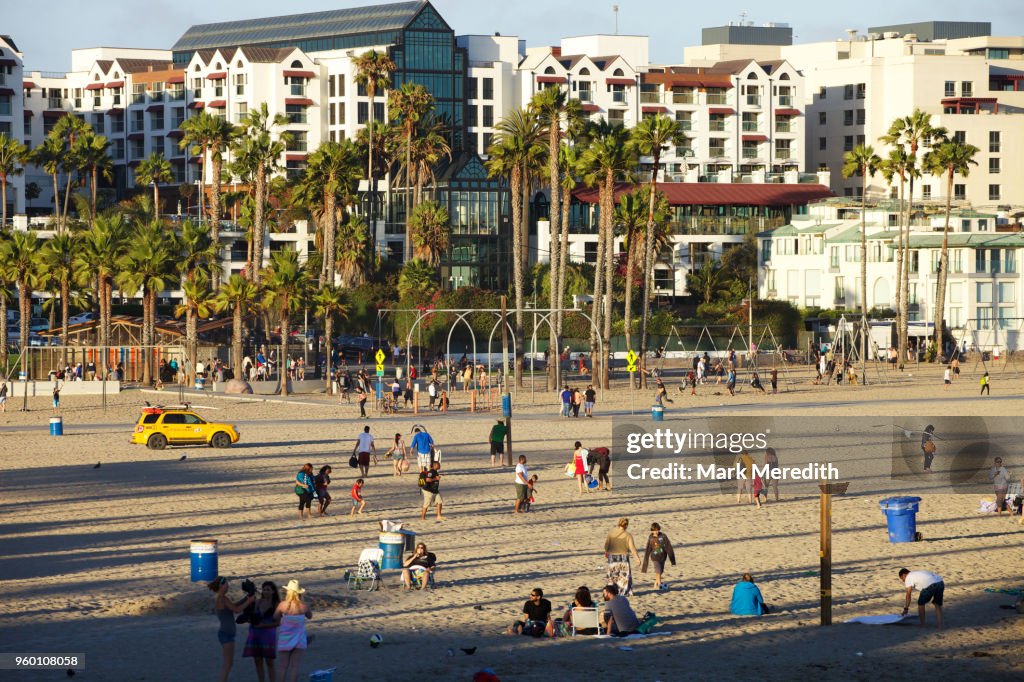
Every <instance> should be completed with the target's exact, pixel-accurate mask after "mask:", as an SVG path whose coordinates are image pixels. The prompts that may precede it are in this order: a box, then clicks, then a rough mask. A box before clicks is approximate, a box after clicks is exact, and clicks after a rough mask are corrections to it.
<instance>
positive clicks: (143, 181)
mask: <svg viewBox="0 0 1024 682" xmlns="http://www.w3.org/2000/svg"><path fill="white" fill-rule="evenodd" d="M161 182H162V183H164V184H165V185H167V184H170V183H172V182H174V173H173V172H172V171H171V162H170V161H168V160H167V159H165V158H164V155H163V154H161V153H160V152H153V153H152V154H150V155H149V158H148V159H143V160H142V161H140V162H139V165H138V166H137V167H136V168H135V184H137V185H142V186H146V185H153V212H154V215H156V216H158V215H160V183H161Z"/></svg>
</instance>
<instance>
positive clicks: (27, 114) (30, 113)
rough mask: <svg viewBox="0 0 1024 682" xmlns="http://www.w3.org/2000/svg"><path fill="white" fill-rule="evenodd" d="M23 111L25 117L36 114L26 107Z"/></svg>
mask: <svg viewBox="0 0 1024 682" xmlns="http://www.w3.org/2000/svg"><path fill="white" fill-rule="evenodd" d="M23 113H24V114H25V118H32V117H33V116H34V115H35V114H34V113H33V112H32V110H31V109H25V111H24V112H23Z"/></svg>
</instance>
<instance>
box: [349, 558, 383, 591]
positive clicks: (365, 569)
mask: <svg viewBox="0 0 1024 682" xmlns="http://www.w3.org/2000/svg"><path fill="white" fill-rule="evenodd" d="M383 559H384V550H382V549H379V548H377V547H369V548H367V549H364V550H363V551H362V552H360V554H359V564H358V566H357V567H356V571H355V573H352V572H351V571H349V572H347V575H348V589H350V590H363V589H365V590H368V591H372V590H376V589H378V588H379V587H380V582H381V578H380V562H381V561H382V560H383ZM366 583H369V587H364V585H366Z"/></svg>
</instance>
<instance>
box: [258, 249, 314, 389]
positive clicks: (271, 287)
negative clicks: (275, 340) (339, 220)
mask: <svg viewBox="0 0 1024 682" xmlns="http://www.w3.org/2000/svg"><path fill="white" fill-rule="evenodd" d="M262 282H263V289H264V292H265V296H264V297H265V299H266V301H267V303H268V305H271V306H274V307H276V308H277V311H278V313H279V314H280V316H281V355H280V357H279V358H278V376H280V377H281V396H282V397H286V396H287V395H288V372H287V367H288V335H289V332H290V328H289V322H290V321H291V314H292V313H293V312H297V311H299V310H301V309H302V306H303V305H304V304H305V302H306V299H307V298H308V296H309V294H310V290H311V283H310V281H309V275H308V273H307V272H306V269H305V268H304V267H303V266H302V265H301V264H300V263H299V256H298V254H297V253H296V252H295V249H291V248H285V249H282V250H281V251H275V252H272V253H271V254H270V265H268V266H267V269H266V272H265V273H264V274H263V277H262Z"/></svg>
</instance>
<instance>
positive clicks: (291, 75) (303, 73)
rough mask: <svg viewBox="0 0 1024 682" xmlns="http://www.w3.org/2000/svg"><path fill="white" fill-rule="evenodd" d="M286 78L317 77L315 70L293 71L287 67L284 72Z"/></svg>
mask: <svg viewBox="0 0 1024 682" xmlns="http://www.w3.org/2000/svg"><path fill="white" fill-rule="evenodd" d="M284 77H285V78H316V73H315V72H313V71H291V70H288V69H286V70H285V72H284Z"/></svg>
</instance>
